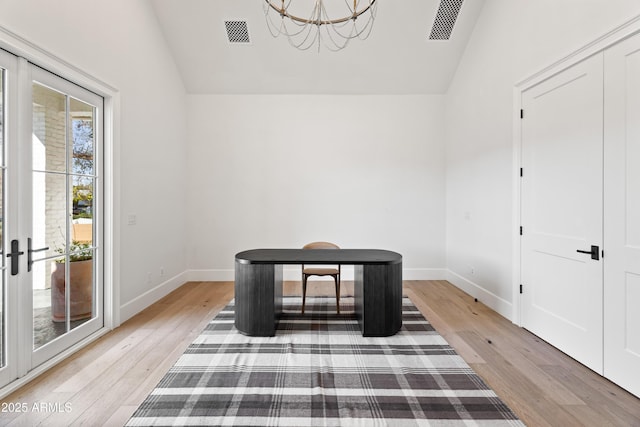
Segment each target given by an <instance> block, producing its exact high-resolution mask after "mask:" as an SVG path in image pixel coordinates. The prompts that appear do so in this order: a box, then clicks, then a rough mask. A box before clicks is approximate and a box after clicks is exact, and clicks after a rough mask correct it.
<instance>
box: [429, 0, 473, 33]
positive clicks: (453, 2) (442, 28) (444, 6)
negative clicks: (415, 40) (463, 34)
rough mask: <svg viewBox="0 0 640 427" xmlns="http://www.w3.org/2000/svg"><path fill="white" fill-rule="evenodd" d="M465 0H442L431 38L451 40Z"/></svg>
mask: <svg viewBox="0 0 640 427" xmlns="http://www.w3.org/2000/svg"><path fill="white" fill-rule="evenodd" d="M463 1H464V0H440V6H439V7H438V13H437V14H436V19H435V20H434V21H433V27H432V28H431V34H430V35H429V40H449V37H451V31H453V26H454V25H455V24H456V19H457V18H458V12H459V11H460V7H461V6H462V2H463Z"/></svg>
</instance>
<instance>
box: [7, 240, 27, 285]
mask: <svg viewBox="0 0 640 427" xmlns="http://www.w3.org/2000/svg"><path fill="white" fill-rule="evenodd" d="M20 255H24V252H20V242H18V241H17V240H16V239H13V240H12V241H11V253H8V254H7V256H8V257H9V258H11V275H12V276H15V275H16V274H18V272H19V269H20V258H19V257H20Z"/></svg>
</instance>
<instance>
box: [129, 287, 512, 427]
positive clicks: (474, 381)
mask: <svg viewBox="0 0 640 427" xmlns="http://www.w3.org/2000/svg"><path fill="white" fill-rule="evenodd" d="M340 302H341V304H340V306H341V311H342V313H341V314H336V312H335V299H333V298H329V297H308V298H307V306H306V310H305V314H304V315H303V314H300V305H301V299H300V298H299V297H285V298H284V310H285V312H284V314H283V316H282V318H281V320H280V323H279V326H278V331H277V334H276V336H275V337H248V336H245V335H242V334H240V333H239V332H238V331H237V330H236V329H235V327H234V326H233V323H234V313H233V309H234V306H233V302H231V303H230V304H229V305H228V306H227V307H226V308H225V309H224V310H223V311H222V312H220V313H219V314H218V315H217V316H216V317H215V318H214V319H213V320H212V321H211V323H209V325H208V326H207V327H206V329H205V330H204V331H203V332H202V334H201V335H200V336H199V337H198V338H197V339H196V340H195V341H194V342H193V344H191V345H190V346H189V348H188V349H187V350H186V351H185V353H184V354H183V355H182V356H181V357H180V359H179V360H178V361H177V362H176V364H175V365H174V366H173V368H171V370H169V372H168V373H167V374H166V375H165V377H164V378H163V379H162V380H161V381H160V383H159V384H158V386H157V387H156V388H155V389H154V390H153V391H152V392H151V394H150V395H149V396H148V397H147V398H146V400H145V401H144V402H143V403H142V404H141V405H140V407H139V408H138V409H137V410H136V412H135V413H134V414H133V416H132V417H131V419H130V420H129V421H128V423H127V425H128V426H152V425H201V426H421V425H425V426H426V425H429V426H491V427H494V426H522V425H524V424H522V422H521V421H519V420H518V419H517V417H516V416H515V415H514V414H513V412H512V411H511V410H510V409H509V408H508V407H507V406H506V405H505V404H504V403H503V402H502V401H501V400H500V399H499V398H498V397H497V396H496V394H495V393H494V392H493V391H492V390H491V389H489V387H487V385H486V384H485V383H484V382H483V381H482V380H481V379H480V377H479V376H478V375H477V374H475V373H474V372H473V371H472V370H471V368H470V367H469V366H468V365H467V364H466V363H465V362H464V361H463V360H462V358H461V357H460V356H459V355H458V354H456V352H455V351H454V350H453V349H452V348H451V347H450V346H449V345H448V344H447V342H446V341H445V340H444V338H442V336H440V335H439V334H438V333H437V332H436V331H435V330H434V329H433V327H432V326H431V325H430V324H429V322H427V321H426V320H425V318H424V317H423V316H422V314H420V312H419V311H418V309H417V308H416V307H415V306H414V305H413V304H412V303H411V301H410V300H409V299H408V298H404V299H403V315H402V318H403V326H402V329H401V330H400V332H398V334H396V335H394V336H392V337H385V338H364V337H362V335H361V333H360V329H359V327H358V323H357V321H356V319H355V317H354V314H353V298H342V299H341V301H340Z"/></svg>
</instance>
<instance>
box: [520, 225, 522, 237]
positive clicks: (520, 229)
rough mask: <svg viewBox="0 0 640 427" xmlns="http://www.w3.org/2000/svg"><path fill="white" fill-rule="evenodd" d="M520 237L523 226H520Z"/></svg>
mask: <svg viewBox="0 0 640 427" xmlns="http://www.w3.org/2000/svg"><path fill="white" fill-rule="evenodd" d="M520 235H521V236H522V226H520Z"/></svg>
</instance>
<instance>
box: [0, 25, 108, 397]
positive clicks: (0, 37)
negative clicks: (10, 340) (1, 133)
mask: <svg viewBox="0 0 640 427" xmlns="http://www.w3.org/2000/svg"><path fill="white" fill-rule="evenodd" d="M0 48H1V49H4V50H6V51H8V52H9V53H11V54H13V55H16V56H18V57H20V58H24V60H26V61H28V62H30V63H32V64H35V65H37V66H39V67H41V68H44V69H45V70H47V71H50V72H52V73H54V74H57V75H59V76H61V77H63V78H65V79H67V80H70V81H72V82H74V83H75V84H77V85H79V86H82V87H84V88H85V89H87V90H89V91H91V92H94V93H96V94H97V95H100V96H101V97H103V98H104V111H103V121H102V123H103V147H104V152H103V154H102V155H103V157H102V158H103V162H104V166H103V167H104V169H103V171H104V174H103V175H104V178H103V179H104V184H103V185H104V189H103V191H104V193H103V205H104V209H103V227H104V229H103V242H102V243H103V256H104V260H103V263H104V264H103V273H104V277H103V280H104V327H103V328H101V329H100V330H98V331H97V332H95V333H94V334H92V335H90V336H89V337H87V338H85V339H84V340H82V341H80V342H79V343H77V344H75V345H73V346H71V347H70V348H68V349H66V350H64V351H63V352H61V353H59V354H58V355H56V356H54V357H53V358H51V359H49V360H48V361H46V362H44V363H42V364H41V365H39V366H37V367H35V368H34V369H32V370H31V371H29V372H28V373H26V374H25V375H24V376H21V377H20V378H18V379H17V380H15V381H13V382H12V383H10V384H8V385H7V386H5V387H3V388H1V389H0V398H2V397H4V396H6V395H8V394H10V393H11V392H13V391H14V390H16V389H18V388H20V387H22V386H23V385H24V384H26V383H27V382H29V381H31V380H32V379H34V378H35V377H37V376H38V375H40V374H41V373H43V372H45V371H47V370H48V369H50V368H51V367H52V366H54V365H56V364H57V363H59V362H61V361H62V360H64V359H66V358H67V357H69V356H70V355H71V354H73V353H75V352H76V351H78V350H79V349H81V348H83V347H85V346H87V345H88V344H89V343H91V342H93V341H95V340H96V339H98V338H99V337H101V336H102V335H104V334H106V333H107V332H109V331H110V330H112V329H113V328H116V327H118V326H119V325H120V280H119V278H120V260H119V258H118V257H117V254H118V253H119V247H120V237H119V236H120V218H119V215H117V213H118V212H119V211H120V209H119V207H120V196H119V195H120V191H119V189H120V167H119V164H120V162H119V161H118V159H119V156H120V154H119V153H120V149H119V146H120V93H119V91H118V90H117V89H116V88H114V87H113V86H111V85H109V84H108V83H105V82H103V81H101V80H99V79H97V78H95V77H93V76H92V75H90V74H89V73H87V72H85V71H83V70H82V69H80V68H78V67H76V66H74V65H72V64H70V63H69V62H67V61H65V60H64V59H62V58H59V57H57V56H55V55H53V54H51V53H49V52H47V51H45V50H44V49H41V48H39V47H38V46H36V45H34V44H33V43H31V42H29V41H28V40H25V39H24V38H22V37H20V36H18V35H16V34H14V33H13V32H11V31H9V30H7V29H5V28H3V27H1V26H0ZM19 62H23V63H24V62H25V61H20V60H19ZM23 66H24V65H23ZM24 104H27V105H26V106H25V105H24ZM28 104H29V103H23V105H18V109H24V108H31V106H30V105H28ZM18 139H19V140H22V135H18ZM17 303H18V304H20V301H18V302H17ZM19 374H21V372H19Z"/></svg>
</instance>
